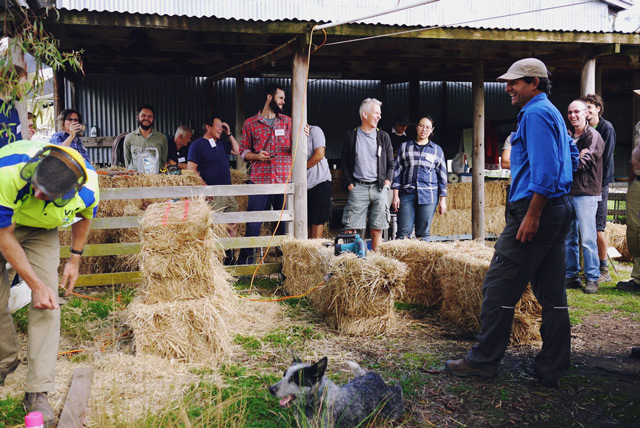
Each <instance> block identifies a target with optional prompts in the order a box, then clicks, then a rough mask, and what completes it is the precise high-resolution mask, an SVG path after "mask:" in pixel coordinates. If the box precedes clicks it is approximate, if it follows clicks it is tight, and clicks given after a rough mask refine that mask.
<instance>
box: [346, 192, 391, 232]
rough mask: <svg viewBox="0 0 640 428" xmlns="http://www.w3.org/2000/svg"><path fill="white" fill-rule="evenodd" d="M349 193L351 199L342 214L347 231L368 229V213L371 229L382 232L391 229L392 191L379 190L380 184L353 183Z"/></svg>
mask: <svg viewBox="0 0 640 428" xmlns="http://www.w3.org/2000/svg"><path fill="white" fill-rule="evenodd" d="M353 186H354V187H353V189H351V191H350V192H349V199H348V200H347V205H346V206H345V208H344V212H343V214H342V224H343V225H344V227H345V229H364V228H366V227H367V213H368V214H369V227H370V228H371V229H376V230H382V229H388V228H389V220H390V214H389V193H391V189H389V188H388V187H384V188H383V189H382V190H379V189H378V183H372V184H364V183H360V182H357V181H356V182H354V183H353Z"/></svg>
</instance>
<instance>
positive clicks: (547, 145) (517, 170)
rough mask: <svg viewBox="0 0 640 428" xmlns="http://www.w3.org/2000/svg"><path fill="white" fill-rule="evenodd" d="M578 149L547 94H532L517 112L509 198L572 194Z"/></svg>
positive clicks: (512, 147)
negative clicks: (535, 194)
mask: <svg viewBox="0 0 640 428" xmlns="http://www.w3.org/2000/svg"><path fill="white" fill-rule="evenodd" d="M577 161H578V150H577V148H576V145H575V144H574V143H573V141H572V139H571V137H570V136H569V133H568V132H567V128H566V126H565V123H564V119H563V118H562V115H561V114H560V112H559V111H558V109H557V108H556V107H555V106H554V105H553V104H551V102H550V101H549V99H548V98H547V94H544V93H542V94H538V95H536V96H535V97H533V98H532V99H531V100H530V101H529V102H528V103H527V104H526V105H525V106H524V107H523V108H522V110H520V113H519V114H518V129H517V130H516V132H515V135H514V136H513V139H512V140H511V176H512V182H511V192H510V194H509V201H510V202H515V201H519V200H520V199H531V197H532V196H533V193H538V194H540V195H542V196H545V197H547V198H556V197H559V196H562V195H566V194H567V193H569V189H570V188H571V183H572V182H573V169H574V165H575V166H577Z"/></svg>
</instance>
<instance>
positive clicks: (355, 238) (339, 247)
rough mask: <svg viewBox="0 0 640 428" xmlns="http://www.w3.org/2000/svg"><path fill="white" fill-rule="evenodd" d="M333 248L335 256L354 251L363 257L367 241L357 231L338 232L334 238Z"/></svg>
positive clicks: (365, 253) (365, 252)
mask: <svg viewBox="0 0 640 428" xmlns="http://www.w3.org/2000/svg"><path fill="white" fill-rule="evenodd" d="M340 241H342V242H340ZM334 249H335V255H336V256H339V255H340V254H343V253H354V254H355V255H356V256H358V257H360V258H364V257H365V256H366V255H367V243H366V242H364V240H363V239H362V238H360V235H359V234H358V233H341V234H339V235H338V236H336V238H335V241H334Z"/></svg>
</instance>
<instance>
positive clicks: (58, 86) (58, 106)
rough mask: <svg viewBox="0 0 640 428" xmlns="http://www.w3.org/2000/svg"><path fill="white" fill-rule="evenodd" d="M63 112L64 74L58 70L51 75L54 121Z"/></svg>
mask: <svg viewBox="0 0 640 428" xmlns="http://www.w3.org/2000/svg"><path fill="white" fill-rule="evenodd" d="M62 110H64V74H62V71H60V70H58V71H56V72H54V73H53V114H54V121H55V119H56V118H57V117H58V115H59V114H60V113H62Z"/></svg>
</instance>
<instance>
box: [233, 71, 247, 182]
mask: <svg viewBox="0 0 640 428" xmlns="http://www.w3.org/2000/svg"><path fill="white" fill-rule="evenodd" d="M244 94H245V92H244V77H236V133H235V135H236V140H238V143H241V142H242V125H244V120H245V114H246V113H245V109H244V100H245V96H244ZM236 159H237V160H236V169H239V170H243V171H246V169H247V165H246V162H245V161H244V159H242V158H241V157H240V156H236Z"/></svg>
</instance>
